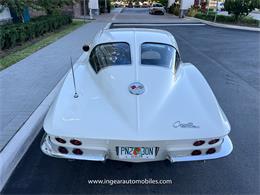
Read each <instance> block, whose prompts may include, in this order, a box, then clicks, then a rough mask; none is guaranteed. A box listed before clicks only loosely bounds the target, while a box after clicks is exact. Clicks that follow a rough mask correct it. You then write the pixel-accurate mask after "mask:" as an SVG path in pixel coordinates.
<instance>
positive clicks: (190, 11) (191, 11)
mask: <svg viewBox="0 0 260 195" xmlns="http://www.w3.org/2000/svg"><path fill="white" fill-rule="evenodd" d="M197 13H198V9H197V8H195V6H191V8H189V9H188V13H187V15H188V16H191V17H194V16H195V15H196V14H197Z"/></svg>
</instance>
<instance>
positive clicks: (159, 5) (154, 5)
mask: <svg viewBox="0 0 260 195" xmlns="http://www.w3.org/2000/svg"><path fill="white" fill-rule="evenodd" d="M153 7H162V5H161V4H153Z"/></svg>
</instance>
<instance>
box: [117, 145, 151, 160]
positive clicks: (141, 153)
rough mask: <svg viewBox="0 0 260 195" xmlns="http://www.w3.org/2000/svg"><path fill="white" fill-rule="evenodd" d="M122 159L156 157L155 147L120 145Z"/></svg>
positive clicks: (119, 155)
mask: <svg viewBox="0 0 260 195" xmlns="http://www.w3.org/2000/svg"><path fill="white" fill-rule="evenodd" d="M118 150H119V151H118V157H119V158H120V159H154V158H155V155H156V154H155V147H118Z"/></svg>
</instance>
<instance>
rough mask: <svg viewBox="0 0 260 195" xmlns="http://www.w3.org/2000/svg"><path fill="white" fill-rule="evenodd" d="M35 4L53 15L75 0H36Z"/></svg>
mask: <svg viewBox="0 0 260 195" xmlns="http://www.w3.org/2000/svg"><path fill="white" fill-rule="evenodd" d="M34 2H35V5H36V6H38V8H39V9H43V10H44V11H45V12H46V14H47V15H52V14H55V13H57V12H60V10H61V8H63V7H64V6H65V5H71V4H73V2H74V1H73V0H35V1H34Z"/></svg>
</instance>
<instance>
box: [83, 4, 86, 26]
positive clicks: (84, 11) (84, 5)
mask: <svg viewBox="0 0 260 195" xmlns="http://www.w3.org/2000/svg"><path fill="white" fill-rule="evenodd" d="M83 9H84V10H83V13H84V22H85V23H86V0H83Z"/></svg>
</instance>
